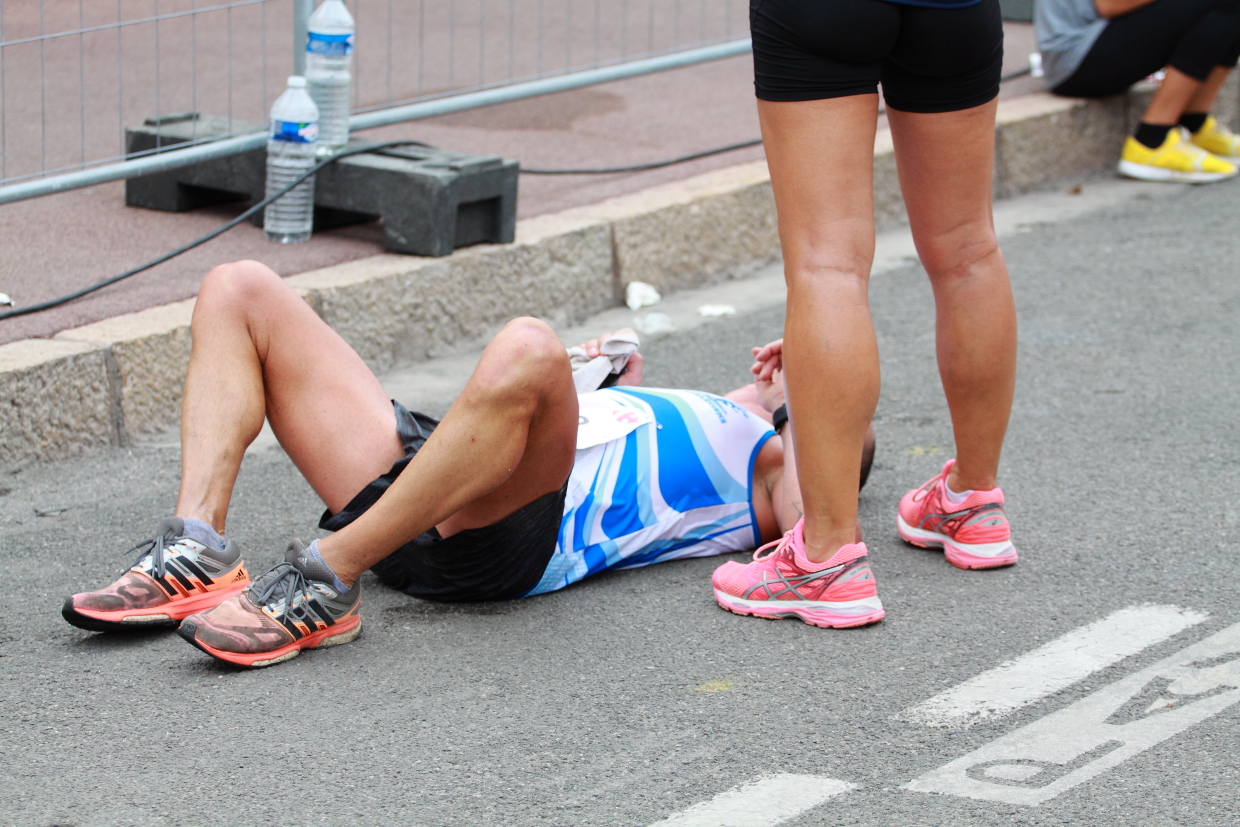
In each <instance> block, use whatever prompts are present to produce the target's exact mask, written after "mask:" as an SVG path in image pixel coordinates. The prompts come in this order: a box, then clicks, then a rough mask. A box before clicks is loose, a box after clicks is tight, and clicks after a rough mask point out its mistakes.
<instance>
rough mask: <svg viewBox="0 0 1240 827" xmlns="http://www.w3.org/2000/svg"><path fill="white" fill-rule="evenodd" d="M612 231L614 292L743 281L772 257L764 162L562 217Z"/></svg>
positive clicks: (774, 247) (775, 252)
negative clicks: (636, 284) (639, 286)
mask: <svg viewBox="0 0 1240 827" xmlns="http://www.w3.org/2000/svg"><path fill="white" fill-rule="evenodd" d="M569 212H570V213H575V214H578V215H582V216H589V217H591V218H593V219H596V220H598V221H600V222H605V223H608V224H610V225H611V227H612V238H613V242H614V245H615V258H616V268H617V274H618V280H619V284H620V285H621V287H623V285H625V284H628V283H629V282H632V281H644V282H647V283H649V284H653V285H654V286H655V287H657V288H659V289H660V290H680V289H686V288H690V287H697V286H700V285H703V284H711V283H714V282H718V281H722V280H724V279H727V278H736V277H738V276H744V275H747V274H748V273H750V272H753V271H754V270H756V269H758V268H760V267H762V266H764V265H766V264H769V263H770V262H772V261H775V260H777V259H778V258H779V233H778V228H777V226H776V220H775V202H774V198H773V196H772V195H771V183H770V175H769V174H768V173H767V170H766V162H765V161H757V162H754V163H749V164H742V165H740V166H736V167H729V168H727V169H722V170H717V171H714V172H709V173H706V174H704V175H699V176H696V177H694V178H690V179H687V180H685V181H678V182H675V183H671V184H665V185H663V186H659V187H654V188H652V189H649V190H645V191H643V192H639V193H634V194H632V195H626V196H620V197H618V198H613V199H610V200H608V201H604V202H602V203H601V204H597V205H594V206H592V207H585V208H582V209H580V210H570V211H569Z"/></svg>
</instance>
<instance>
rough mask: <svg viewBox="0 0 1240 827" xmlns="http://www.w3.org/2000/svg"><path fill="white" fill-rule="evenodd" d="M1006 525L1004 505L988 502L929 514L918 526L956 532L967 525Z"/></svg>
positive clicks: (979, 526) (946, 532)
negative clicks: (942, 512) (960, 509)
mask: <svg viewBox="0 0 1240 827" xmlns="http://www.w3.org/2000/svg"><path fill="white" fill-rule="evenodd" d="M1004 525H1007V515H1006V514H1004V513H1003V506H1001V505H999V504H998V503H986V504H984V505H976V506H974V507H973V508H966V509H964V510H962V511H952V512H950V513H947V514H927V515H926V516H925V517H923V518H922V520H921V522H920V523H919V524H918V528H924V529H926V530H927V531H938V532H942V533H944V534H954V533H955V532H957V531H959V530H960V529H962V528H964V527H965V526H973V527H976V528H993V527H999V526H1004Z"/></svg>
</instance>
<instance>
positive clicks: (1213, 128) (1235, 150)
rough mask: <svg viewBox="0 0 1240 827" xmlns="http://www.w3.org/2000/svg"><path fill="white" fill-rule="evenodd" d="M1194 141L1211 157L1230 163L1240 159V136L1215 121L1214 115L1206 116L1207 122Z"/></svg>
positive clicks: (1195, 134) (1194, 134)
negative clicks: (1214, 156) (1215, 156)
mask: <svg viewBox="0 0 1240 827" xmlns="http://www.w3.org/2000/svg"><path fill="white" fill-rule="evenodd" d="M1192 140H1193V143H1194V144H1196V145H1197V146H1199V147H1201V148H1202V149H1204V150H1205V151H1206V152H1208V153H1210V154H1211V155H1217V156H1218V157H1220V158H1224V159H1226V160H1229V161H1230V160H1232V159H1235V158H1240V135H1237V134H1236V133H1234V132H1232V131H1231V130H1230V129H1228V128H1227V127H1225V126H1223V125H1222V124H1221V123H1219V122H1218V121H1216V120H1214V116H1213V115H1207V116H1206V122H1205V123H1204V124H1202V125H1201V129H1198V130H1197V131H1196V132H1194V133H1193V139H1192Z"/></svg>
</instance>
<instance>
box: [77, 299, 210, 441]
mask: <svg viewBox="0 0 1240 827" xmlns="http://www.w3.org/2000/svg"><path fill="white" fill-rule="evenodd" d="M193 313H194V299H188V300H186V301H182V302H176V303H175V304H165V305H162V306H160V307H152V308H149V309H147V310H142V311H139V312H137V313H126V314H125V315H123V316H114V317H112V318H110V319H104V320H103V321H101V322H96V323H94V324H89V325H86V326H84V327H77V328H73V329H72V330H66V331H64V332H62V333H59V334H57V336H56V338H57V339H59V340H64V341H76V342H95V343H98V344H100V345H101V346H104V347H107V348H109V349H110V350H111V354H112V359H113V361H114V362H115V364H116V369H117V373H118V377H119V380H120V397H121V414H122V417H123V424H122V427H123V430H124V433H125V434H126V436H129V437H133V436H136V435H138V434H145V433H155V432H158V431H164V430H167V429H168V428H171V427H173V426H175V425H176V423H177V422H178V420H179V419H180V416H181V387H182V385H183V384H184V382H185V370H186V368H187V367H188V366H189V354H190V345H191V342H190V332H189V324H190V319H191V318H192V317H193Z"/></svg>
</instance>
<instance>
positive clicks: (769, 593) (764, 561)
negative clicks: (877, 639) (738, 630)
mask: <svg viewBox="0 0 1240 827" xmlns="http://www.w3.org/2000/svg"><path fill="white" fill-rule="evenodd" d="M867 554H868V552H867V551H866V548H865V543H853V544H851V545H847V546H844V547H843V548H841V549H840V550H839V551H837V552H836V553H835V556H833V557H832V558H831V559H830V560H828V561H827V562H825V563H812V562H810V560H809V558H807V557H806V556H805V536H804V534H803V521H799V522H797V524H796V525H795V526H793V527H792V530H791V531H789V532H788V533H787V534H785V535H784V536H783V537H782V538H781V539H779V540H776V541H775V542H773V543H767V544H766V545H764V546H763V547H762V548H760V549H758V550H757V551H755V552H754V553H753V560H754V561H753V562H752V563H747V564H746V563H737V562H735V561H729V562H727V563H724V564H723V565H722V566H720V567H719V568H717V569H715V573H714V574H713V575H711V578H710V582H711V584H712V585H714V587H715V600H717V601H718V602H719V605H720V606H722V607H723V608H725V609H727V610H728V611H730V612H736V613H737V614H738V615H753V616H755V617H765V618H768V619H770V620H775V619H777V618H781V617H799V618H801V620H804V621H805V622H806V623H809V624H811V625H813V626H821V627H822V628H824V629H830V628H836V629H845V628H848V627H850V626H867V625H869V624H871V623H877V622H878V621H880V620H882V619H883V616H884V614H885V612H883V604H882V601H880V600H879V599H878V587H877V585H876V583H875V582H874V572H873V571H871V570H870V562H869V558H868V557H867Z"/></svg>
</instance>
